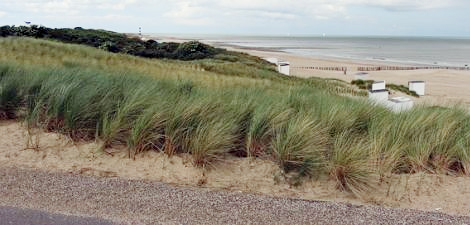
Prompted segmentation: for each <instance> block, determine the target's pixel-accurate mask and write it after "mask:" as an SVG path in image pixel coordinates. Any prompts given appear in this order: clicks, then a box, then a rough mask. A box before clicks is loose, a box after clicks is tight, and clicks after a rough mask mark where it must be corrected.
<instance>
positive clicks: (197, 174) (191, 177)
mask: <svg viewBox="0 0 470 225" xmlns="http://www.w3.org/2000/svg"><path fill="white" fill-rule="evenodd" d="M33 133H34V135H33V136H32V137H33V138H28V132H27V130H26V129H25V128H24V127H23V126H21V124H20V123H19V122H14V121H0V167H14V168H33V169H39V170H45V171H59V172H65V173H73V174H82V175H92V176H105V177H109V176H119V177H124V178H129V179H143V180H152V181H162V182H165V183H171V184H175V185H182V186H199V187H206V188H210V189H224V190H229V191H238V192H250V193H259V194H264V195H269V196H276V197H289V198H300V199H310V200H327V201H339V202H351V203H354V204H378V205H384V206H391V207H405V208H413V209H421V210H428V211H441V212H445V213H449V214H454V215H469V214H470V202H469V201H468V199H470V189H468V187H470V177H452V176H439V175H429V174H415V175H400V176H395V177H394V178H393V179H390V180H389V182H388V183H383V184H381V185H380V186H378V188H377V189H376V190H374V191H371V192H370V193H367V196H364V198H363V199H357V198H354V197H352V196H351V195H349V194H347V193H341V192H338V191H336V190H335V189H334V184H333V183H331V182H329V181H325V180H324V179H323V180H321V181H310V182H306V183H304V184H303V185H301V186H299V187H293V186H291V185H289V184H288V183H287V182H286V181H285V180H284V176H282V175H281V171H280V169H279V167H278V166H277V165H276V164H275V163H273V162H271V161H267V160H260V159H246V158H234V157H229V158H226V159H224V160H223V161H222V162H220V163H219V164H216V165H215V168H213V169H201V168H196V167H194V166H193V165H192V161H191V158H190V156H188V155H180V156H174V157H167V156H166V155H164V154H162V153H159V152H145V153H143V154H140V155H137V157H136V159H135V160H134V159H132V158H129V157H128V155H127V152H126V149H125V148H115V149H108V152H110V154H108V153H104V152H102V151H98V146H99V143H93V142H92V143H85V142H79V143H73V142H72V141H71V140H70V139H68V138H66V137H64V136H62V135H59V134H55V133H44V132H42V131H40V130H34V132H33ZM36 137H37V138H36ZM28 140H29V141H33V142H35V141H39V143H37V144H38V146H36V147H37V148H27V147H28V146H27V142H28ZM30 147H31V146H30ZM33 147H34V146H33Z"/></svg>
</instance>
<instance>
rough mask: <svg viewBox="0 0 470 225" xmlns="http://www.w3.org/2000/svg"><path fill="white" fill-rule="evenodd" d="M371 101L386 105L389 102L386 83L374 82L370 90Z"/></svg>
mask: <svg viewBox="0 0 470 225" xmlns="http://www.w3.org/2000/svg"><path fill="white" fill-rule="evenodd" d="M369 100H370V101H372V102H374V103H379V104H385V103H386V102H387V101H388V90H387V89H385V81H383V80H381V81H374V82H373V83H372V87H371V89H370V90H369Z"/></svg>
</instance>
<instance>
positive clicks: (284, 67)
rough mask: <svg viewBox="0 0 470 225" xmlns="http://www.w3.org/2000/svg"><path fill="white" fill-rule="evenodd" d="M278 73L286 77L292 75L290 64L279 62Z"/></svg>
mask: <svg viewBox="0 0 470 225" xmlns="http://www.w3.org/2000/svg"><path fill="white" fill-rule="evenodd" d="M277 71H279V73H282V74H285V75H288V76H289V75H290V63H289V62H284V61H283V62H278V63H277Z"/></svg>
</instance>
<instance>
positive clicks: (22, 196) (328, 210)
mask: <svg viewBox="0 0 470 225" xmlns="http://www.w3.org/2000/svg"><path fill="white" fill-rule="evenodd" d="M0 205H3V206H14V207H19V208H31V209H36V210H41V211H45V212H49V213H59V214H66V215H79V216H87V217H94V218H103V219H104V220H96V219H90V218H88V219H87V218H80V219H78V218H77V217H67V216H65V217H64V216H61V215H57V214H48V213H46V214H44V213H43V212H38V211H35V210H32V211H29V210H23V211H21V210H20V211H17V210H16V209H13V211H11V210H12V209H11V208H8V207H6V208H2V209H3V210H4V211H5V212H6V214H0V215H1V217H4V216H3V215H5V217H6V220H3V218H2V222H1V223H2V224H5V223H4V221H11V218H12V217H15V219H19V220H18V221H19V222H18V223H16V224H21V223H20V222H22V221H26V224H27V221H28V220H23V219H24V218H32V219H38V220H37V221H44V222H46V223H47V224H67V223H68V222H72V224H90V222H92V223H93V222H95V221H96V223H93V224H100V223H101V224H111V223H109V222H107V221H106V220H108V221H113V222H115V223H122V224H456V225H470V217H463V216H451V215H446V214H442V213H438V212H423V211H418V210H410V209H395V208H384V207H378V206H356V205H351V204H344V203H335V202H323V201H305V200H298V199H289V198H272V197H267V196H262V195H256V194H248V193H234V192H226V191H213V190H207V189H201V188H193V187H175V186H172V185H169V184H164V183H160V182H151V181H141V180H137V181H136V180H126V179H122V178H99V177H91V176H81V175H75V174H64V173H47V172H42V171H36V170H25V169H16V168H1V167H0ZM9 211H10V212H9ZM51 218H52V219H56V222H55V223H52V222H51V223H49V221H51V220H48V219H51ZM82 219H83V220H82ZM76 221H83V223H79V222H76ZM89 221H90V222H89ZM6 224H8V223H6ZM34 224H41V223H34Z"/></svg>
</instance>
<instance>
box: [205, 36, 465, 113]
mask: <svg viewBox="0 0 470 225" xmlns="http://www.w3.org/2000/svg"><path fill="white" fill-rule="evenodd" d="M201 42H204V43H206V44H210V45H215V47H220V48H225V49H227V50H231V51H238V52H244V53H247V54H250V55H254V56H258V57H261V58H278V59H281V60H283V61H288V62H290V65H291V75H293V76H298V77H303V78H309V77H320V78H330V79H340V80H344V81H346V82H351V81H352V80H354V75H355V74H356V73H358V72H360V71H359V70H358V67H377V66H396V67H411V66H417V65H416V64H404V63H393V62H389V61H383V62H382V61H378V60H367V59H347V58H333V57H316V56H303V55H296V54H292V53H288V52H283V51H278V50H270V49H267V48H248V47H238V46H235V45H229V44H224V43H212V42H207V41H204V40H201ZM306 67H335V68H337V67H339V68H341V67H347V73H346V75H345V74H344V72H343V71H330V70H318V69H304V68H306ZM367 73H368V78H367V79H370V80H385V81H386V83H390V84H398V85H405V86H407V85H408V82H409V81H414V80H420V81H425V82H426V95H425V96H421V97H419V98H415V97H411V98H412V99H413V100H414V101H415V102H416V103H418V104H427V105H439V106H454V105H459V104H464V105H465V106H470V92H468V91H467V87H469V86H470V70H454V69H417V70H383V71H367ZM402 95H404V94H402V93H396V92H394V91H392V96H402Z"/></svg>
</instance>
